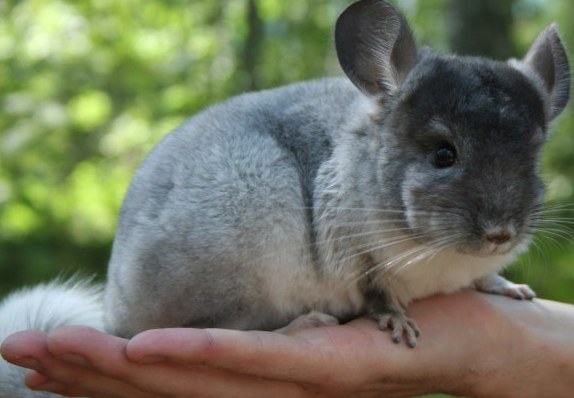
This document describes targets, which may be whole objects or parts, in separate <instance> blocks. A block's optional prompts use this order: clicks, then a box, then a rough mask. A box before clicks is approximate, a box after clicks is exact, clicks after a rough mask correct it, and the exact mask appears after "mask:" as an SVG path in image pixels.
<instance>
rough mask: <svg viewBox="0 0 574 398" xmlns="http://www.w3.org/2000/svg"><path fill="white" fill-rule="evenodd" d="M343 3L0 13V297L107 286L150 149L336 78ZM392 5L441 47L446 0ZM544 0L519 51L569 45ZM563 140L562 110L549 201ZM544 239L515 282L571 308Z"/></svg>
mask: <svg viewBox="0 0 574 398" xmlns="http://www.w3.org/2000/svg"><path fill="white" fill-rule="evenodd" d="M250 3H251V4H252V5H253V4H255V5H256V6H257V8H256V9H255V12H253V10H252V12H251V13H250V11H249V7H248V5H249V4H250ZM349 3H350V1H347V0H317V1H313V2H310V1H307V0H290V1H289V2H284V1H281V0H258V1H255V0H241V1H239V0H237V1H224V0H214V1H199V0H192V1H182V0H170V1H159V0H148V1H146V2H141V1H136V0H122V1H113V0H97V1H96V0H85V1H71V0H20V1H16V2H11V1H7V2H4V3H0V93H1V97H0V103H1V111H0V112H1V117H0V131H1V134H0V293H3V292H6V291H7V290H8V289H11V288H14V287H16V286H19V285H22V284H30V283H36V282H37V281H39V280H45V279H47V278H51V277H54V276H56V275H58V274H60V273H62V272H63V273H66V274H69V273H71V272H74V270H77V269H80V270H83V272H84V273H88V274H92V273H96V274H98V275H99V276H101V277H103V276H104V275H105V268H106V262H107V258H108V255H109V250H110V245H111V241H112V238H113V233H114V228H115V225H116V219H117V215H118V212H119V208H120V204H121V199H122V196H123V194H124V192H125V190H126V188H127V185H128V183H129V179H130V176H131V174H132V173H133V171H134V170H135V168H136V167H137V165H138V164H139V162H140V161H141V160H142V158H143V156H144V155H145V154H146V153H147V152H148V151H149V149H150V148H151V147H152V146H153V144H154V143H156V142H157V141H158V140H159V139H160V138H161V137H162V136H163V135H164V134H165V133H167V132H168V131H169V130H170V129H171V128H173V127H175V126H176V125H177V124H179V123H180V122H181V121H183V120H184V119H185V118H187V117H189V116H190V115H192V114H194V113H196V112H198V111H199V110H201V109H202V108H204V107H206V106H208V105H209V104H211V103H213V102H216V101H218V100H221V99H224V98H226V97H229V96H230V95H233V94H236V93H240V92H243V91H245V90H249V89H253V88H266V87H272V86H276V85H280V84H285V83H288V82H293V81H297V80H302V79H308V78H313V77H319V76H324V75H333V74H338V73H340V72H339V67H338V65H337V62H336V57H335V54H334V51H333V45H332V30H333V24H334V21H335V19H336V17H337V15H338V13H339V12H340V11H341V10H342V9H343V8H344V7H345V6H346V5H347V4H349ZM396 3H397V4H398V5H399V6H400V7H401V8H402V9H403V10H405V12H406V13H407V16H408V17H409V19H410V20H411V21H412V24H413V27H414V30H415V34H416V35H417V36H418V37H420V38H422V39H423V42H424V43H426V44H431V45H433V46H434V47H436V48H439V49H441V50H444V49H446V48H448V47H449V44H448V42H447V40H448V37H449V30H448V29H449V21H448V18H447V14H448V13H447V8H448V7H449V2H448V1H447V0H432V1H431V0H428V1H424V2H423V1H421V0H418V1H416V0H397V1H396ZM549 3H550V2H542V1H537V0H520V1H516V2H515V3H514V8H513V15H514V18H515V21H514V25H513V30H512V32H513V42H514V43H515V44H516V48H518V49H520V50H521V51H525V49H526V48H527V46H528V44H529V43H530V42H531V41H532V40H533V38H534V37H535V35H536V33H537V32H538V31H540V30H541V29H542V28H543V26H544V25H546V24H547V23H549V22H550V21H552V20H557V21H558V22H559V25H560V26H561V28H562V29H563V35H564V38H565V39H566V42H567V43H568V42H569V43H570V44H571V46H570V49H571V50H572V49H574V27H573V25H572V24H571V21H570V20H569V19H568V16H571V15H574V5H573V2H570V1H568V0H559V1H555V2H551V4H549ZM485 23H486V22H485ZM571 59H574V54H572V52H571ZM572 130H574V112H573V109H572V105H570V109H569V112H568V113H567V114H566V115H565V116H564V117H562V118H561V120H560V122H559V123H558V124H557V125H556V131H555V133H554V135H553V137H552V140H551V142H550V144H549V145H548V148H547V151H546V154H545V158H544V162H543V163H544V170H545V174H546V176H547V183H548V186H549V200H551V201H552V202H555V203H570V202H571V201H572V199H573V192H574V187H573V185H572V184H573V181H572V176H573V175H574V153H573V152H574V136H572V134H570V131H572ZM559 214H560V215H561V216H563V217H565V216H568V212H567V211H564V212H561V213H557V214H555V215H556V216H558V215H559ZM559 234H561V235H562V234H563V232H559ZM549 237H550V238H551V239H550V240H546V243H544V242H545V241H544V240H540V242H539V243H537V244H536V246H537V247H539V248H540V250H539V251H541V252H542V253H541V254H531V255H527V256H525V257H524V259H523V260H521V262H520V265H519V266H517V267H516V268H515V270H514V271H513V273H514V276H515V277H516V278H518V279H521V280H524V281H527V282H529V283H531V284H533V285H534V287H535V288H536V289H537V290H538V291H539V292H541V293H542V294H543V295H544V296H546V297H551V298H556V299H561V300H568V301H574V293H572V288H571V287H572V286H574V267H572V265H571V264H572V263H573V259H574V249H573V248H572V245H570V244H569V242H568V239H567V238H564V237H558V236H553V235H552V234H550V235H549ZM554 241H556V243H554ZM554 245H556V247H554ZM547 246H548V247H547Z"/></svg>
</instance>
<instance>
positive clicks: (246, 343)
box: [2, 292, 535, 398]
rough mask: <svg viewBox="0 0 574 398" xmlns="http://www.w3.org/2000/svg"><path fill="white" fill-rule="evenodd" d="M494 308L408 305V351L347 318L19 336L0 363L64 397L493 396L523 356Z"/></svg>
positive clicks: (475, 297) (469, 301)
mask: <svg viewBox="0 0 574 398" xmlns="http://www.w3.org/2000/svg"><path fill="white" fill-rule="evenodd" d="M501 299H502V300H503V301H500V300H501ZM493 300H494V301H493ZM499 302H502V303H504V302H506V303H507V305H510V306H512V305H515V304H514V302H513V301H511V300H508V299H506V298H496V297H494V298H491V297H488V298H486V296H484V295H481V294H478V293H476V292H463V293H459V294H456V295H450V296H437V297H433V298H430V299H427V300H423V301H421V302H418V303H415V304H414V305H413V306H412V307H411V308H410V309H409V314H410V315H411V316H412V317H413V318H415V319H416V320H417V322H418V323H419V325H420V326H421V328H422V330H423V336H421V339H420V344H419V346H417V348H415V349H409V348H407V347H406V346H404V345H396V344H393V343H392V342H391V339H390V336H389V335H388V334H386V333H384V332H381V331H380V330H378V329H377V327H376V325H375V324H374V322H372V321H369V320H367V319H357V320H355V321H352V322H350V323H348V324H346V325H341V326H334V327H322V328H315V329H304V330H299V331H296V332H294V333H292V334H291V335H281V334H276V333H272V332H258V331H251V332H240V331H232V330H222V329H204V330H200V329H164V330H152V331H147V332H144V333H142V334H140V335H138V336H135V337H134V338H133V339H131V340H125V339H121V338H117V337H113V336H109V335H106V334H103V333H100V332H97V331H95V330H92V329H88V328H81V327H80V328H78V327H73V328H63V329H60V330H57V331H55V332H53V333H51V334H50V335H45V334H41V333H38V332H21V333H18V334H16V335H13V336H12V337H10V338H8V339H7V340H6V341H5V343H4V344H3V346H2V354H3V355H4V356H5V357H6V358H7V359H8V360H9V361H11V362H13V363H16V364H20V365H23V366H25V367H29V368H32V369H35V371H34V372H31V373H29V374H28V375H27V380H26V382H27V384H28V385H29V386H30V387H33V388H36V389H45V390H49V391H54V392H58V393H60V394H63V395H68V396H90V397H98V398H99V397H102V398H107V397H116V398H122V397H143V398H148V397H149V398H151V397H166V396H169V397H222V398H224V397H238V396H245V397H255V398H256V397H277V398H281V397H285V398H292V397H301V398H303V397H348V396H353V397H378V396H391V397H403V396H413V395H417V394H423V393H428V392H452V393H455V394H468V393H469V392H471V391H477V386H478V385H479V384H480V379H481V378H482V379H484V378H486V376H488V377H490V376H492V375H494V376H495V377H494V379H493V378H492V377H491V378H490V379H489V380H490V383H491V384H492V385H495V384H496V383H495V381H496V375H497V374H502V373H504V372H501V369H512V367H514V368H520V367H519V366H518V365H519V364H521V363H522V362H521V361H520V360H521V355H523V354H524V352H526V353H527V354H528V350H527V349H524V350H522V351H520V350H516V347H517V346H519V345H520V344H521V343H524V342H525V341H526V339H525V338H524V336H523V335H522V334H521V333H519V332H518V331H519V329H516V327H514V325H513V323H512V322H510V321H509V320H508V317H507V316H506V315H505V314H504V313H503V312H501V311H499V310H498V303H499ZM510 303H512V304H510ZM518 304H520V305H522V306H528V305H535V304H532V303H518ZM503 305H504V304H503ZM27 358H28V359H27ZM30 358H34V360H35V361H36V363H31V362H30ZM517 361H518V362H517ZM497 372H498V373H497ZM483 390H484V389H483ZM515 391H516V390H515ZM477 395H478V394H477ZM500 396H504V394H500Z"/></svg>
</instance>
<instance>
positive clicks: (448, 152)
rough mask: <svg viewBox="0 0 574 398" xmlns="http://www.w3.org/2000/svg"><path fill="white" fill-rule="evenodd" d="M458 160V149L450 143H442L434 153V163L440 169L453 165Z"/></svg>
mask: <svg viewBox="0 0 574 398" xmlns="http://www.w3.org/2000/svg"><path fill="white" fill-rule="evenodd" d="M455 161H456V149H454V147H453V146H452V145H450V144H443V145H441V146H440V147H439V148H438V149H437V150H436V151H435V153H434V165H435V166H436V167H438V168H440V169H443V168H446V167H451V166H452V165H453V164H454V162H455Z"/></svg>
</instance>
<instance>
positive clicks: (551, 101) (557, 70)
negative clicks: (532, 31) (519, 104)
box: [522, 24, 570, 121]
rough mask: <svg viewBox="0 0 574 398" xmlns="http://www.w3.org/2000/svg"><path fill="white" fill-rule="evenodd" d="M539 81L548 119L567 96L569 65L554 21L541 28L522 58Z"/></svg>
mask: <svg viewBox="0 0 574 398" xmlns="http://www.w3.org/2000/svg"><path fill="white" fill-rule="evenodd" d="M522 62H523V63H524V64H525V65H526V66H527V67H528V68H529V69H530V70H532V71H533V72H534V73H536V75H537V76H538V78H539V79H541V81H542V86H543V89H544V91H545V92H546V93H547V94H548V101H547V103H548V105H547V106H548V118H549V121H551V120H552V119H554V118H556V117H557V116H558V115H559V114H560V113H561V112H562V111H563V110H564V108H565V107H566V103H567V102H568V97H569V95H570V68H569V66H568V56H567V55H566V50H565V49H564V46H563V45H562V42H561V41H560V37H559V36H558V29H557V28H556V25H555V24H552V25H550V26H548V27H547V28H546V29H544V30H543V31H542V33H540V34H539V35H538V37H537V38H536V40H535V41H534V43H533V44H532V45H531V46H530V49H529V50H528V53H527V54H526V56H525V57H524V59H523V61H522Z"/></svg>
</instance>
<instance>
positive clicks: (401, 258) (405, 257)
mask: <svg viewBox="0 0 574 398" xmlns="http://www.w3.org/2000/svg"><path fill="white" fill-rule="evenodd" d="M427 252H433V250H432V249H431V248H430V247H428V246H419V247H415V248H414V249H412V250H408V251H406V252H404V253H401V254H399V255H397V256H395V257H394V258H392V259H390V260H387V261H383V262H381V263H380V264H378V265H377V268H382V273H383V274H390V276H389V278H391V279H394V278H395V277H396V276H397V275H398V273H400V271H401V270H402V269H404V268H405V267H407V266H408V265H410V264H413V260H415V259H417V258H418V257H419V256H421V255H423V254H425V253H427ZM375 270H376V269H373V271H375Z"/></svg>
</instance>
